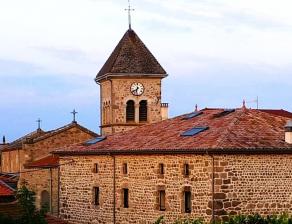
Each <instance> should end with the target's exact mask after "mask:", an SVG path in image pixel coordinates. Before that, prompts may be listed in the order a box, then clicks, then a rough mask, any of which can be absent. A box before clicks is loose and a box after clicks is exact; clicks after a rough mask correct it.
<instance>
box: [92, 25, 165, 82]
mask: <svg viewBox="0 0 292 224" xmlns="http://www.w3.org/2000/svg"><path fill="white" fill-rule="evenodd" d="M107 73H132V74H148V75H149V74H156V75H157V74H162V75H166V71H165V70H164V69H163V68H162V67H161V65H160V64H159V62H158V61H157V60H156V58H155V57H154V56H153V55H152V53H151V52H150V51H149V50H148V49H147V47H146V46H145V45H144V43H143V42H142V41H141V39H140V38H139V37H138V35H137V34H136V33H135V32H134V31H133V30H128V31H127V32H126V33H125V34H124V36H123V38H122V39H121V40H120V42H119V43H118V45H117V46H116V48H115V49H114V51H113V52H112V54H111V55H110V57H109V58H108V60H107V61H106V63H105V64H104V66H103V67H102V68H101V70H100V71H99V73H98V74H97V76H96V80H97V81H98V80H100V79H101V77H103V76H104V75H106V74H107Z"/></svg>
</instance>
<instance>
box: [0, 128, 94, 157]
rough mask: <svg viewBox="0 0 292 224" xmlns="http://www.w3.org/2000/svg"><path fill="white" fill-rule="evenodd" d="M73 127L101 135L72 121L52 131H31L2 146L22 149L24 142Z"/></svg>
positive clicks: (8, 148)
mask: <svg viewBox="0 0 292 224" xmlns="http://www.w3.org/2000/svg"><path fill="white" fill-rule="evenodd" d="M73 127H77V128H78V129H80V130H82V131H84V132H86V133H88V134H90V135H92V136H93V137H97V136H99V135H98V134H96V133H94V132H93V131H90V130H89V129H87V128H85V127H83V126H81V125H79V124H78V123H77V122H72V123H70V124H67V125H65V126H63V127H60V128H57V129H54V130H51V131H43V130H41V129H39V130H36V131H34V132H31V133H29V134H27V135H25V136H23V137H21V138H19V139H17V140H15V141H13V142H11V143H9V144H6V145H4V146H2V151H3V152H6V151H12V150H16V149H22V144H23V143H35V142H38V141H41V140H44V139H47V138H49V137H52V136H54V135H57V134H59V133H62V132H64V131H66V130H68V129H70V128H73Z"/></svg>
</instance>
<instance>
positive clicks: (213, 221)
mask: <svg viewBox="0 0 292 224" xmlns="http://www.w3.org/2000/svg"><path fill="white" fill-rule="evenodd" d="M210 156H211V158H212V223H215V211H214V204H215V203H214V191H215V172H214V167H215V166H214V164H215V162H214V155H210Z"/></svg>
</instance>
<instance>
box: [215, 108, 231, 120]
mask: <svg viewBox="0 0 292 224" xmlns="http://www.w3.org/2000/svg"><path fill="white" fill-rule="evenodd" d="M233 112H235V109H225V110H224V111H222V112H220V113H218V114H215V115H214V117H215V118H217V117H223V116H226V115H228V114H230V113H233Z"/></svg>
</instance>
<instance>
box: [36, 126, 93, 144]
mask: <svg viewBox="0 0 292 224" xmlns="http://www.w3.org/2000/svg"><path fill="white" fill-rule="evenodd" d="M73 127H76V128H78V129H80V130H82V131H84V132H86V133H88V134H90V135H92V136H93V137H97V136H98V134H96V133H94V132H93V131H90V130H89V129H87V128H85V127H83V126H81V125H79V124H78V123H77V122H72V123H70V124H68V125H65V126H63V127H61V128H58V129H55V130H52V131H48V132H46V133H45V134H44V135H42V136H39V137H38V138H35V139H34V140H33V143H35V142H38V141H41V140H44V139H47V138H49V137H52V136H54V135H57V134H59V133H62V132H64V131H66V130H69V129H71V128H73Z"/></svg>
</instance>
